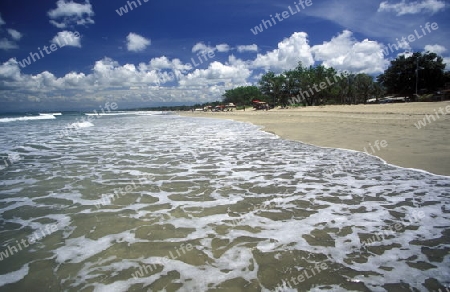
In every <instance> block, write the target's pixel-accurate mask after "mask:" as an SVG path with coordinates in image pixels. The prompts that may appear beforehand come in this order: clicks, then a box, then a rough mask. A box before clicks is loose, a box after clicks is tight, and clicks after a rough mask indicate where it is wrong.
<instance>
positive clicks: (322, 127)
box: [179, 102, 450, 176]
mask: <svg viewBox="0 0 450 292" xmlns="http://www.w3.org/2000/svg"><path fill="white" fill-rule="evenodd" d="M447 109H448V111H447ZM179 114H181V115H184V116H196V117H207V118H221V119H232V120H235V121H241V122H249V123H252V124H255V125H259V126H262V127H263V129H264V130H265V131H268V132H271V133H275V134H277V135H278V136H280V137H282V138H284V139H289V140H296V141H301V142H304V143H308V144H313V145H317V146H322V147H333V148H343V149H352V150H357V151H364V150H367V152H369V153H370V154H373V155H376V156H378V157H380V158H382V159H384V160H385V161H387V162H388V163H391V164H394V165H398V166H402V167H406V168H416V169H422V170H425V171H428V172H431V173H434V174H441V175H447V176H450V143H449V139H448V134H449V133H450V123H449V122H450V102H434V103H401V104H381V105H344V106H343V105H338V106H316V107H304V108H292V109H273V110H270V111H255V110H253V109H251V108H247V110H246V111H242V110H240V111H233V112H180V113H179ZM426 115H429V116H428V118H427V116H426ZM418 121H422V125H421V126H420V129H419V128H418V127H417V126H418ZM383 140H384V141H385V142H383ZM377 141H378V142H377ZM376 145H378V146H376ZM380 145H381V146H380ZM383 146H384V147H383Z"/></svg>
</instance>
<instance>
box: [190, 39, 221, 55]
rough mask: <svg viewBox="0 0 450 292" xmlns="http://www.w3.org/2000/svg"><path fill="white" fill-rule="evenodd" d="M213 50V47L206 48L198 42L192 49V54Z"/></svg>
mask: <svg viewBox="0 0 450 292" xmlns="http://www.w3.org/2000/svg"><path fill="white" fill-rule="evenodd" d="M214 50H215V48H214V47H211V46H207V45H205V44H204V43H203V42H198V43H196V44H195V45H194V46H193V47H192V53H197V52H210V51H214Z"/></svg>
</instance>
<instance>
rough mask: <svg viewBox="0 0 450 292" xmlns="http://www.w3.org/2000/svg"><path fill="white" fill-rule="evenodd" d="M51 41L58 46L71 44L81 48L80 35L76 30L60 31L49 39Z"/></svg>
mask: <svg viewBox="0 0 450 292" xmlns="http://www.w3.org/2000/svg"><path fill="white" fill-rule="evenodd" d="M51 43H53V44H57V45H58V46H61V47H63V46H72V47H78V48H81V37H80V34H79V33H78V32H71V31H60V32H58V34H57V35H56V36H55V37H54V38H53V39H52V40H51Z"/></svg>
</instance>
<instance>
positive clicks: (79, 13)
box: [47, 0, 95, 28]
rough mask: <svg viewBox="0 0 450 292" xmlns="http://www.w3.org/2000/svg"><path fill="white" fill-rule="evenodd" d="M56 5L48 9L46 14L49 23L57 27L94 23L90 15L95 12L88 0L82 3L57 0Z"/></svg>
mask: <svg viewBox="0 0 450 292" xmlns="http://www.w3.org/2000/svg"><path fill="white" fill-rule="evenodd" d="M56 6H57V7H56V8H55V9H53V10H50V11H49V12H48V13H47V14H48V16H49V17H50V23H51V24H53V25H54V26H56V27H57V28H66V27H70V26H73V25H88V24H93V23H94V20H93V19H92V18H91V17H93V16H94V15H95V13H94V11H93V10H92V5H91V4H90V3H89V0H86V2H85V3H84V4H79V3H75V2H73V1H71V0H58V2H56ZM58 21H59V22H58Z"/></svg>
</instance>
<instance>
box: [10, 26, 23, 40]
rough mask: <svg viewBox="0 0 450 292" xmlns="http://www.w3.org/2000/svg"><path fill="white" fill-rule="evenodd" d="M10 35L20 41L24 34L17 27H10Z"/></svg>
mask: <svg viewBox="0 0 450 292" xmlns="http://www.w3.org/2000/svg"><path fill="white" fill-rule="evenodd" d="M7 31H8V33H9V35H10V36H11V37H12V38H13V39H14V40H15V41H18V40H20V39H21V38H22V34H21V33H20V32H18V31H17V30H15V29H12V28H8V29H7Z"/></svg>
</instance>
